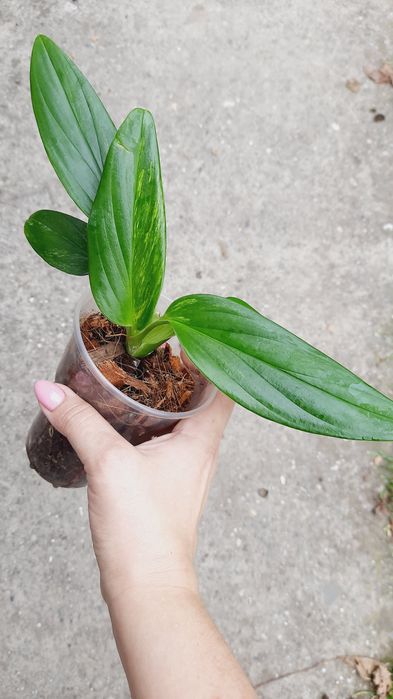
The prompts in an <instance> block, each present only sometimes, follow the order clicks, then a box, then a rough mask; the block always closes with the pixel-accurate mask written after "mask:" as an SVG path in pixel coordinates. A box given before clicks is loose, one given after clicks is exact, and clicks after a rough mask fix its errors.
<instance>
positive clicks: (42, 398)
mask: <svg viewBox="0 0 393 699" xmlns="http://www.w3.org/2000/svg"><path fill="white" fill-rule="evenodd" d="M34 393H35V395H36V398H37V400H38V402H39V403H41V405H43V406H44V408H46V409H47V410H54V409H55V408H57V407H58V406H59V405H60V404H61V403H62V402H63V400H64V398H65V393H64V391H62V389H61V388H60V386H57V385H56V384H55V383H53V382H52V381H36V382H35V384H34Z"/></svg>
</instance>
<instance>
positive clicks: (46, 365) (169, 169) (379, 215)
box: [0, 0, 393, 699]
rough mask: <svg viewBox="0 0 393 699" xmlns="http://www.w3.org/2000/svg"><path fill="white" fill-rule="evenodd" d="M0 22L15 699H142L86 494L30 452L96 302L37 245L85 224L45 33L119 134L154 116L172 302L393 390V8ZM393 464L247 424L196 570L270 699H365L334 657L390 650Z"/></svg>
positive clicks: (73, 8) (119, 0) (224, 7)
mask: <svg viewBox="0 0 393 699" xmlns="http://www.w3.org/2000/svg"><path fill="white" fill-rule="evenodd" d="M0 11H1V15H2V16H1V30H0V31H1V39H0V41H1V46H2V58H1V90H0V109H1V112H0V113H1V124H2V140H1V149H2V151H1V163H2V166H3V167H2V168H1V170H2V174H1V193H0V197H1V199H0V201H1V204H2V223H1V231H2V237H3V246H2V250H3V252H2V255H1V265H2V268H3V270H2V276H1V279H2V285H1V289H0V293H1V296H2V310H3V314H4V321H3V329H6V330H7V333H6V335H5V336H4V337H3V342H2V344H1V353H2V359H1V363H0V367H1V370H2V378H1V387H2V389H3V390H2V395H3V398H2V408H3V411H4V415H3V423H4V428H3V433H2V439H3V446H2V454H3V457H4V458H3V468H2V472H1V477H0V486H1V491H2V495H1V511H2V514H1V518H2V536H1V550H2V552H1V582H0V587H1V592H2V602H1V615H2V622H1V635H0V668H1V697H2V699H14V698H15V697H19V696H21V697H39V698H40V699H41V698H42V699H73V698H75V699H76V698H77V699H81V698H82V697H83V698H85V697H90V696H91V697H95V698H97V699H123V698H125V697H127V696H128V693H127V688H126V683H125V680H124V678H123V673H122V670H121V667H120V664H119V660H118V657H117V654H116V650H115V646H114V642H113V640H112V637H111V630H110V625H109V621H108V615H107V612H106V609H105V607H104V604H103V602H102V601H101V598H100V593H99V584H98V576H97V570H96V564H95V560H94V557H93V553H92V549H91V544H90V535H89V530H88V524H87V515H86V492H85V491H84V490H79V491H63V490H54V489H52V488H51V487H50V486H49V485H48V484H47V483H45V482H44V481H42V480H40V479H39V478H38V477H37V476H36V475H35V474H34V473H32V472H30V470H29V468H28V466H27V460H26V456H25V452H24V439H25V435H26V432H27V429H28V426H29V424H30V422H31V420H32V418H33V415H34V414H35V412H36V410H37V408H36V404H35V400H34V397H33V394H32V388H31V386H32V381H33V379H35V378H39V377H41V378H45V377H47V378H49V377H52V376H53V374H54V370H55V367H56V363H57V362H58V360H59V358H60V356H61V353H62V351H63V348H64V345H65V342H66V339H67V337H68V335H69V333H70V328H71V314H72V308H73V305H74V303H75V302H76V300H77V298H78V296H79V294H80V292H81V289H82V287H83V282H81V280H79V279H74V278H71V277H67V276H65V275H62V274H61V273H60V272H57V271H55V270H52V269H50V268H48V267H47V266H45V265H44V263H42V262H41V260H40V259H39V258H38V257H37V256H35V254H34V253H33V252H32V250H31V249H30V248H29V247H28V246H27V244H26V243H25V240H24V237H23V221H24V219H25V218H26V217H27V216H28V215H29V214H30V213H32V212H33V211H34V210H36V209H38V208H54V209H59V210H64V211H68V212H71V213H73V212H76V210H75V208H74V206H73V205H72V203H71V202H70V200H69V199H68V197H67V195H66V194H65V192H64V191H63V190H62V187H61V185H60V184H59V182H58V181H57V179H56V176H55V175H54V173H53V171H52V169H51V166H50V165H49V163H48V162H47V160H46V158H45V154H44V150H43V148H42V145H41V143H40V139H39V136H38V133H37V130H36V127H35V123H34V119H33V115H32V110H31V107H30V99H29V80H28V69H29V54H30V49H31V44H32V41H33V38H34V36H35V35H36V34H37V33H46V34H48V35H49V36H51V37H52V38H54V39H55V41H57V42H58V43H59V44H60V45H61V46H62V47H63V48H64V49H65V50H67V51H68V52H69V53H71V54H72V55H73V56H74V58H75V59H76V61H77V63H78V64H79V66H80V67H81V69H82V70H83V71H84V72H85V73H86V74H87V75H88V76H89V78H90V80H91V81H92V83H93V84H94V85H95V86H96V88H97V89H98V91H99V93H100V95H101V96H102V98H103V100H104V102H105V103H106V105H107V106H108V109H109V111H110V112H111V114H112V116H113V118H114V120H115V121H116V123H117V124H119V123H120V121H121V119H122V118H123V117H124V116H125V115H126V113H127V112H128V110H129V109H130V108H132V107H134V106H136V105H141V106H146V107H149V108H150V109H151V110H152V112H153V114H154V115H155V118H156V122H157V128H158V135H159V141H160V146H161V156H162V167H163V174H164V181H165V190H166V201H167V217H168V229H169V253H168V274H167V281H166V293H167V294H168V295H169V296H171V297H175V296H176V295H178V294H183V293H186V292H204V291H211V292H216V293H222V294H238V295H240V296H242V297H243V298H245V299H247V300H248V301H249V302H250V303H252V304H253V305H255V306H257V307H258V308H259V309H260V310H261V311H262V312H263V313H264V314H265V315H268V316H269V317H271V318H272V319H274V320H275V321H277V322H278V323H280V324H282V325H284V326H285V327H287V328H289V329H291V330H292V331H294V332H296V333H297V334H299V335H300V336H302V337H303V338H305V339H306V340H308V341H310V342H312V343H314V344H316V345H317V346H318V347H320V348H321V349H322V350H324V351H326V352H327V353H329V354H331V355H333V356H334V357H335V358H337V359H338V360H339V361H341V362H342V363H344V364H345V365H347V366H349V367H350V368H352V369H353V370H354V371H356V372H358V373H359V374H360V375H362V376H363V377H364V378H365V379H366V380H368V381H370V382H371V383H373V384H374V385H376V386H377V387H379V388H380V389H382V390H384V391H385V392H387V393H388V394H390V395H392V394H393V374H392V369H393V363H392V357H393V355H392V352H393V284H392V276H393V275H392V271H393V210H392V191H393V189H392V188H393V167H392V160H393V140H392V127H393V108H392V100H393V91H392V88H391V87H390V86H378V85H375V84H374V83H372V82H371V81H370V80H368V79H367V78H366V77H365V75H364V72H363V67H364V66H365V65H370V66H371V67H375V66H378V65H379V63H380V61H382V60H385V59H392V58H393V12H392V9H391V3H390V2H388V1H387V0H371V1H370V0H348V2H345V3H343V2H334V1H333V0H328V1H326V2H319V3H318V2H317V3H316V2H315V0H298V1H297V2H295V1H294V0H286V1H285V2H284V1H283V0H280V1H278V2H274V3H273V2H268V1H267V0H260V1H259V2H257V1H256V0H240V2H233V1H232V0H210V1H209V2H207V1H206V0H202V2H196V1H195V2H183V1H182V0H152V1H151V2H149V3H146V2H143V0H134V2H132V3H131V2H127V1H126V0H116V1H115V0H107V1H106V2H105V3H104V2H102V3H101V2H97V0H95V1H93V0H75V1H74V2H72V1H70V0H67V1H64V0H62V1H60V0H48V1H47V2H44V1H43V0H29V1H27V0H25V1H24V2H22V1H18V0H14V1H12V0H3V2H2V3H1V9H0ZM348 79H357V80H358V81H359V83H360V85H359V90H358V92H351V91H350V90H349V89H347V88H346V86H345V83H346V81H347V80H348ZM372 109H376V110H377V111H378V112H379V113H382V114H383V115H384V116H385V120H384V121H380V122H374V120H373V117H374V113H373V112H371V111H370V110H372ZM380 448H381V445H378V444H377V445H375V444H374V445H373V444H360V443H354V442H340V441H338V440H334V439H329V438H322V437H317V436H310V435H306V434H302V433H300V432H295V431H291V430H289V429H287V428H284V427H281V426H278V425H274V424H272V423H269V422H266V421H263V420H260V419H258V418H257V417H255V416H253V415H251V414H248V413H246V412H245V411H243V410H240V409H238V410H237V411H236V413H235V415H234V417H233V419H232V422H231V425H230V428H229V429H228V431H227V434H226V437H225V440H224V444H223V449H222V456H221V467H220V471H219V474H218V476H217V478H216V480H215V484H214V487H213V491H212V494H211V497H210V501H209V505H208V511H207V514H206V516H205V518H204V521H203V526H202V531H201V537H200V547H199V562H198V566H199V573H200V579H201V586H202V590H203V595H204V598H205V600H206V603H207V605H208V607H209V609H210V611H211V613H212V615H213V617H214V619H215V620H216V622H217V624H218V626H219V627H220V629H221V630H222V632H223V633H224V635H225V637H226V638H227V639H228V642H229V643H230V644H231V646H232V647H233V649H234V651H235V653H236V655H237V656H238V658H239V659H240V661H241V663H242V664H243V666H244V668H245V669H246V670H247V672H248V673H249V675H250V677H251V679H252V682H253V683H254V684H255V685H258V687H259V689H258V692H259V694H260V696H261V697H262V696H263V697H264V698H265V699H286V698H287V697H288V699H321V697H322V696H323V695H324V694H325V695H326V696H327V697H329V699H348V697H349V696H350V695H351V693H352V692H353V691H354V688H355V687H357V686H358V682H357V679H356V678H355V676H354V674H353V672H352V671H351V670H350V669H349V668H347V667H346V666H345V665H344V664H342V663H341V662H338V661H336V662H334V661H331V660H329V659H331V658H334V657H335V656H337V655H343V654H351V655H352V654H367V655H374V656H378V657H380V656H383V655H386V654H388V653H389V652H390V653H392V652H393V603H392V592H393V587H392V580H393V576H392V573H393V560H392V552H393V548H392V544H391V543H389V542H388V540H387V539H386V537H385V535H384V532H383V519H382V518H379V517H376V516H374V515H373V514H372V511H371V510H372V506H373V502H374V497H375V493H376V491H377V489H378V487H379V484H380V480H379V475H378V473H377V471H376V468H375V466H374V465H373V458H374V456H375V453H376V452H377V451H378V450H379V449H380ZM261 488H265V489H267V490H268V491H269V492H268V495H267V497H261V496H260V495H259V494H258V491H259V490H260V489H261ZM321 661H327V662H321ZM318 663H319V664H318ZM313 665H315V667H314V668H313V669H310V670H309V671H304V672H300V673H298V672H297V671H298V670H301V669H302V668H307V667H309V666H313ZM288 673H289V676H288V677H286V678H283V679H278V680H276V681H270V680H274V678H275V677H277V676H282V675H287V674H288ZM293 673H296V674H293Z"/></svg>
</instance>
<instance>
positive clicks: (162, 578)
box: [100, 555, 198, 607]
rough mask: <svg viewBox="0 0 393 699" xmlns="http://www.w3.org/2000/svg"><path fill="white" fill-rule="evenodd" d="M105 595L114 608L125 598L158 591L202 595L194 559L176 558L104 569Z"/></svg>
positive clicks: (166, 556) (101, 571)
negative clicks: (183, 591)
mask: <svg viewBox="0 0 393 699" xmlns="http://www.w3.org/2000/svg"><path fill="white" fill-rule="evenodd" d="M100 581H101V592H102V596H103V598H104V601H105V602H106V604H107V605H108V607H111V605H113V604H115V603H116V601H117V600H121V599H123V598H124V597H127V598H132V597H133V596H135V597H138V596H140V595H141V594H143V593H144V591H149V594H151V593H153V592H154V591H155V590H157V591H162V590H186V591H189V592H192V593H194V594H197V593H198V581H197V575H196V572H195V568H194V566H193V563H192V560H190V559H188V558H186V557H179V556H174V555H165V556H159V557H156V558H154V559H149V560H148V561H146V560H143V561H135V560H134V561H130V562H129V563H126V564H124V565H122V566H121V568H118V569H117V570H113V569H112V570H111V571H108V570H100Z"/></svg>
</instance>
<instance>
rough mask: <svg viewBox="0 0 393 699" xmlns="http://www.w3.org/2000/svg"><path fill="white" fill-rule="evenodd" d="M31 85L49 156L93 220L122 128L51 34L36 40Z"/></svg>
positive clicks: (61, 177)
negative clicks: (107, 165) (108, 160)
mask: <svg viewBox="0 0 393 699" xmlns="http://www.w3.org/2000/svg"><path fill="white" fill-rule="evenodd" d="M30 85H31V99H32V103H33V109H34V114H35V118H36V121H37V125H38V129H39V132H40V135H41V138H42V142H43V144H44V147H45V150H46V152H47V154H48V158H49V160H50V162H51V163H52V165H53V167H54V169H55V171H56V173H57V175H58V177H59V179H60V180H61V182H62V183H63V185H64V187H65V188H66V190H67V192H68V194H69V195H70V197H71V199H73V201H74V202H75V203H76V204H77V206H79V208H80V209H81V210H82V211H83V212H84V213H85V214H86V215H87V216H88V215H89V214H90V210H91V206H92V203H93V201H94V198H95V195H96V191H97V188H98V184H99V181H100V178H101V173H102V169H103V166H104V162H105V158H106V155H107V152H108V148H109V146H110V144H111V142H112V139H113V137H114V135H115V132H116V129H115V127H114V125H113V123H112V120H111V118H110V117H109V115H108V113H107V111H106V110H105V107H104V106H103V104H102V102H101V100H100V99H99V97H98V96H97V94H96V93H95V91H94V90H93V88H92V86H91V85H90V83H89V82H88V80H86V78H85V77H84V75H82V73H81V72H80V70H79V69H78V68H77V66H76V65H75V64H74V63H73V62H72V61H71V59H70V58H69V57H68V56H67V55H66V54H65V53H64V52H63V51H62V50H61V49H60V48H59V47H58V46H56V44H55V43H54V42H53V41H52V40H51V39H49V38H48V37H46V36H41V35H40V36H37V38H36V40H35V42H34V46H33V51H32V54H31V66H30Z"/></svg>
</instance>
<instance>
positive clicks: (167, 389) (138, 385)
mask: <svg viewBox="0 0 393 699" xmlns="http://www.w3.org/2000/svg"><path fill="white" fill-rule="evenodd" d="M81 335H82V339H83V343H84V345H85V347H86V350H87V352H88V353H89V355H90V357H91V359H92V360H93V362H94V364H95V365H96V366H97V368H98V369H99V370H100V371H101V373H102V374H103V375H104V376H105V378H106V379H108V381H110V383H111V384H113V386H115V387H116V388H117V389H118V390H119V391H122V393H124V394H125V395H127V396H128V397H129V398H133V399H134V400H136V401H138V402H139V403H142V404H143V405H146V406H148V407H150V408H156V409H159V410H164V411H168V412H172V413H177V412H181V411H183V410H187V407H188V406H189V403H190V400H191V397H192V394H193V391H194V389H195V387H196V386H195V384H196V381H195V378H194V377H193V376H192V374H191V372H190V370H189V369H187V367H186V366H185V365H184V364H183V363H182V362H181V360H180V358H179V357H178V356H176V355H174V354H173V352H172V349H171V346H170V345H169V344H168V343H165V344H164V345H162V346H161V347H158V349H156V350H155V351H154V352H153V353H152V354H150V355H149V356H148V357H144V358H143V359H134V358H133V357H131V356H130V355H129V354H128V353H127V352H126V349H125V339H126V333H125V330H124V328H122V327H121V326H119V325H115V324H114V323H111V321H109V320H108V319H107V318H104V316H102V315H101V314H100V313H94V314H92V315H90V316H88V317H87V318H85V319H84V320H83V322H82V324H81Z"/></svg>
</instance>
